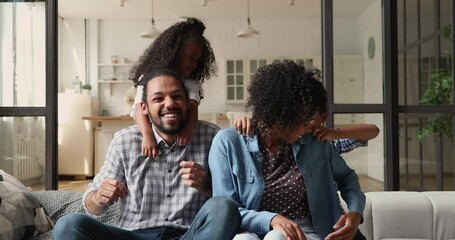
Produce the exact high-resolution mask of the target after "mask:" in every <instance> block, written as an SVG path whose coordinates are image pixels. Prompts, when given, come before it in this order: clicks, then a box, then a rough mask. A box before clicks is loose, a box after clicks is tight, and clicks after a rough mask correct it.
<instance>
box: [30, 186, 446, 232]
mask: <svg viewBox="0 0 455 240" xmlns="http://www.w3.org/2000/svg"><path fill="white" fill-rule="evenodd" d="M32 194H33V195H34V196H35V197H36V198H37V199H38V202H39V203H40V205H41V206H42V207H43V208H44V210H45V212H46V214H47V215H48V216H49V218H50V219H51V220H52V221H53V222H54V223H55V222H56V221H57V220H58V219H59V218H60V217H62V216H63V215H65V214H68V213H70V212H83V211H84V209H83V207H82V205H81V198H82V194H83V193H82V192H63V191H45V192H33V193H32ZM365 195H366V197H367V203H366V207H365V211H364V222H363V224H361V225H360V230H361V231H362V233H363V234H364V235H365V237H366V238H367V239H369V240H370V239H371V240H380V239H382V240H386V239H387V240H399V239H414V240H417V239H418V240H423V239H426V240H430V239H431V240H449V239H452V240H455V192H368V193H366V194H365ZM342 205H343V206H344V207H346V204H345V203H344V202H342ZM118 209H119V208H118V204H114V205H113V206H111V207H110V208H109V209H108V211H106V212H105V213H104V214H103V215H101V216H100V217H99V218H100V220H101V221H104V222H107V223H114V222H115V221H116V220H117V218H118ZM51 237H52V233H51V231H49V232H46V233H43V234H40V235H38V236H35V237H34V238H33V239H51Z"/></svg>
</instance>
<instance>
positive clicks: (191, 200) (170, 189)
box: [83, 121, 219, 230]
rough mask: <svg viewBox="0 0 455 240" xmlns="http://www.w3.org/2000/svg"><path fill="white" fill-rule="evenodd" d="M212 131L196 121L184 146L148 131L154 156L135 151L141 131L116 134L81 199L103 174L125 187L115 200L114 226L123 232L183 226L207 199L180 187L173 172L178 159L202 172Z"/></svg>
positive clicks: (213, 128)
mask: <svg viewBox="0 0 455 240" xmlns="http://www.w3.org/2000/svg"><path fill="white" fill-rule="evenodd" d="M218 130H219V128H218V127H217V126H216V125H214V124H211V123H207V122H201V121H199V122H198V124H197V125H196V128H195V129H194V131H193V136H192V138H191V141H190V142H189V144H188V145H186V146H178V145H177V144H174V145H172V146H168V145H167V144H166V143H165V142H164V140H163V139H162V138H161V137H160V136H159V135H158V134H157V133H156V131H155V130H154V133H155V139H156V141H157V143H158V147H159V151H160V154H159V157H158V158H156V159H153V158H152V157H146V156H144V155H142V154H141V143H142V134H141V132H140V131H139V128H138V126H131V127H128V128H125V129H123V130H121V131H119V132H117V133H116V134H115V136H114V139H113V140H112V142H111V144H110V146H109V150H108V153H107V156H106V160H105V162H104V164H103V166H102V167H101V170H100V172H99V174H97V175H96V177H95V178H94V179H93V183H91V184H89V186H88V189H87V191H86V192H85V194H84V197H83V201H84V200H85V198H86V196H87V194H88V193H89V192H91V191H94V190H96V189H98V187H99V185H100V184H101V183H102V182H103V180H104V179H105V178H114V179H118V180H120V181H122V182H123V183H124V184H125V185H126V186H127V187H128V194H127V196H126V198H125V199H122V200H120V201H121V215H120V218H119V220H118V222H117V224H116V225H117V226H118V227H121V228H123V229H127V230H135V229H144V228H152V227H174V228H179V229H186V228H188V227H189V226H190V225H191V223H192V221H193V219H194V217H195V216H196V214H197V212H198V211H199V209H200V208H201V207H202V205H203V204H204V203H205V201H206V200H207V199H208V197H207V196H205V195H204V194H202V193H199V192H198V191H196V189H194V188H191V187H187V186H185V185H183V182H182V179H181V177H180V175H179V174H178V171H179V170H180V167H179V163H180V162H181V161H183V160H186V161H194V162H196V163H199V164H201V165H202V166H204V167H205V168H206V171H208V154H209V149H210V145H211V143H212V139H213V137H214V136H215V134H216V133H217V132H218ZM207 173H208V172H207ZM208 181H209V180H208ZM209 184H210V183H209ZM84 203H85V201H84ZM84 206H85V204H84ZM86 211H87V212H88V210H87V209H86Z"/></svg>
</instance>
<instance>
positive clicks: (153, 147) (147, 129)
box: [135, 104, 158, 158]
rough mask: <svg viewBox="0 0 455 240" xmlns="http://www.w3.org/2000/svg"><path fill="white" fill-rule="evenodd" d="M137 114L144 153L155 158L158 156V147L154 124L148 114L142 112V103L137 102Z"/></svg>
mask: <svg viewBox="0 0 455 240" xmlns="http://www.w3.org/2000/svg"><path fill="white" fill-rule="evenodd" d="M135 116H136V117H135V120H136V123H137V125H138V126H139V130H141V133H142V154H144V155H146V156H151V157H153V158H156V157H158V147H157V144H156V140H155V136H154V135H153V131H152V125H151V123H150V120H149V118H148V116H147V115H144V114H143V113H142V108H141V105H140V104H136V109H135Z"/></svg>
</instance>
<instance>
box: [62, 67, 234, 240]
mask: <svg viewBox="0 0 455 240" xmlns="http://www.w3.org/2000/svg"><path fill="white" fill-rule="evenodd" d="M145 79H148V82H147V83H146V84H145V87H144V94H143V97H142V99H143V103H141V104H142V110H143V113H144V114H148V115H149V117H150V119H151V122H152V128H153V132H154V135H155V138H156V139H157V143H158V146H159V152H160V154H159V156H158V158H155V159H153V158H151V157H146V156H144V155H141V142H142V134H141V133H140V131H139V128H138V127H137V126H131V127H128V128H126V129H123V130H121V131H119V132H118V133H116V135H115V136H114V139H113V141H112V143H111V145H110V147H109V150H108V154H107V159H106V161H105V163H104V165H103V167H102V168H101V170H100V173H99V174H98V175H97V176H96V177H95V178H94V179H93V183H92V184H90V185H89V187H88V189H87V191H86V193H85V194H84V197H83V203H84V206H85V208H86V211H87V212H88V213H89V214H93V215H99V214H101V213H102V212H104V211H105V210H106V208H108V207H109V206H110V205H111V204H113V203H114V202H116V201H120V203H121V205H120V208H121V214H120V219H119V220H118V223H117V226H116V227H114V226H110V225H106V224H103V223H101V222H99V221H97V220H96V219H94V218H92V217H90V216H88V215H86V214H81V213H79V214H71V215H68V216H65V217H63V218H62V219H60V220H59V221H58V222H57V224H56V226H55V229H54V238H55V239H232V237H233V236H234V235H235V233H236V232H237V230H238V227H239V225H240V215H239V212H238V210H237V206H236V205H235V203H234V202H233V201H231V200H228V199H227V198H220V197H216V198H211V199H209V200H207V199H208V198H209V196H210V195H211V190H210V189H211V188H210V187H211V185H210V179H209V176H208V174H207V171H206V169H208V167H207V161H208V160H207V159H208V152H209V149H210V144H211V142H212V138H213V137H214V135H215V134H216V132H217V131H218V127H216V126H215V125H213V124H209V123H206V122H198V124H197V125H196V128H195V130H194V134H193V137H192V139H191V141H190V143H189V144H188V145H186V146H180V145H178V144H176V136H177V134H178V132H179V130H180V129H182V127H183V126H184V124H185V123H186V119H187V111H188V101H189V100H188V94H187V93H186V91H185V88H184V87H183V84H182V82H181V81H180V78H179V77H178V76H177V74H175V73H174V72H172V71H170V70H161V71H157V72H153V73H149V74H147V75H146V76H145Z"/></svg>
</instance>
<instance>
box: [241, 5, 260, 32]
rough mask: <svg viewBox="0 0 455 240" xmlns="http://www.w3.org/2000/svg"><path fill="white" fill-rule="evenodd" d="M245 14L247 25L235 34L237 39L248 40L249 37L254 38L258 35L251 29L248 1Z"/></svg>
mask: <svg viewBox="0 0 455 240" xmlns="http://www.w3.org/2000/svg"><path fill="white" fill-rule="evenodd" d="M247 14H248V17H247V25H246V26H245V28H244V29H242V30H240V31H239V32H238V33H237V37H240V38H249V37H255V36H258V35H259V32H258V31H257V30H256V29H254V28H253V27H251V20H250V0H248V2H247Z"/></svg>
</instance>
